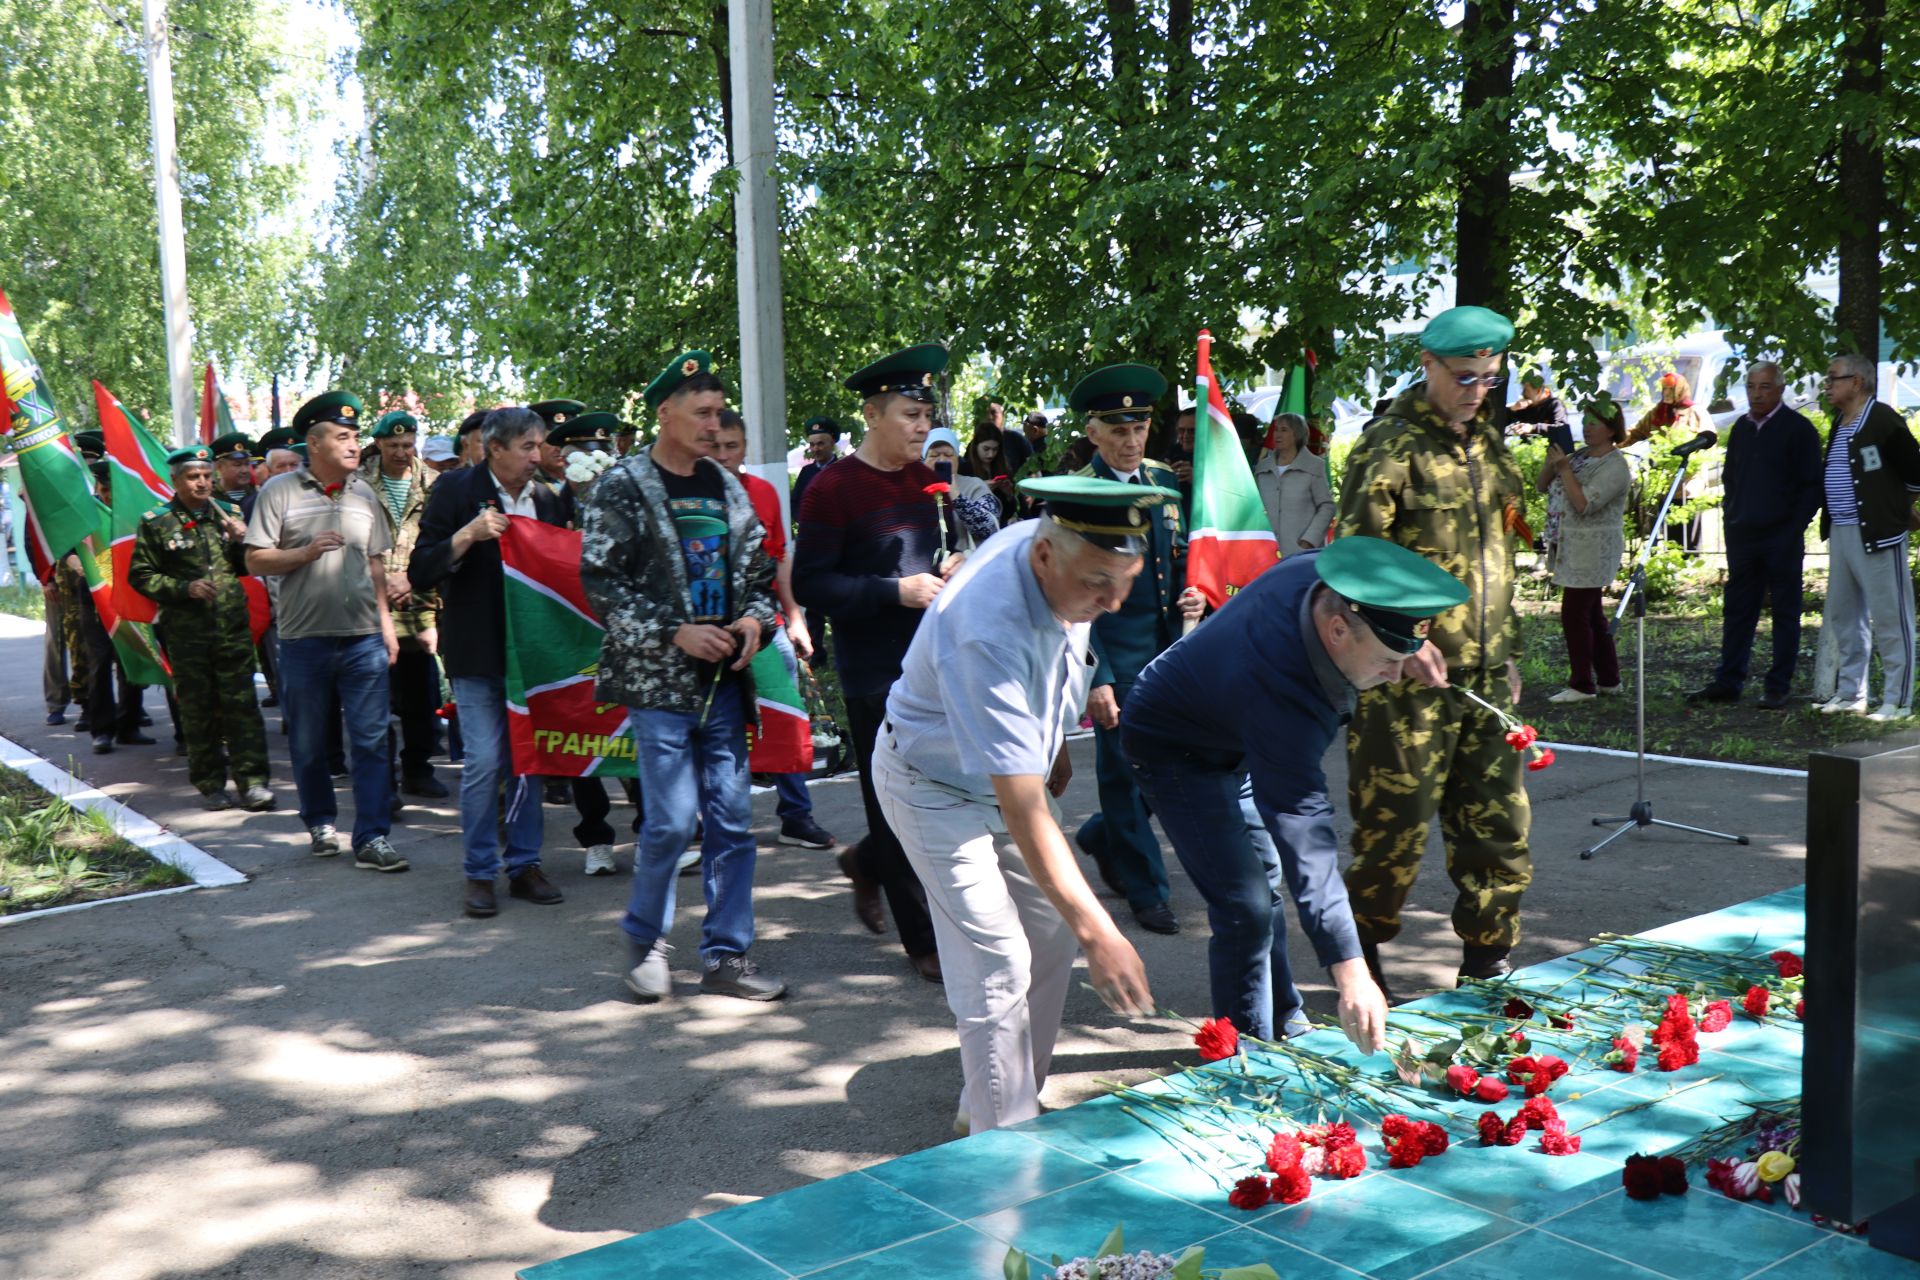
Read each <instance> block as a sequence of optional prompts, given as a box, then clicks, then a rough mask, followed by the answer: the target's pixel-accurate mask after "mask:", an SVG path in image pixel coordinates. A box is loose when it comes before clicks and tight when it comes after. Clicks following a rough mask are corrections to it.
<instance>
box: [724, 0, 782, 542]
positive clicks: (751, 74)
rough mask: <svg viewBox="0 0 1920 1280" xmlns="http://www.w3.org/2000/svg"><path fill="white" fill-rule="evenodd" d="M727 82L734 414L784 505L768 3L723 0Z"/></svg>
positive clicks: (754, 466) (757, 466)
mask: <svg viewBox="0 0 1920 1280" xmlns="http://www.w3.org/2000/svg"><path fill="white" fill-rule="evenodd" d="M727 32H728V45H729V48H728V53H729V61H730V64H731V68H732V75H733V82H732V90H733V155H734V163H735V164H736V165H737V166H738V168H739V170H740V185H739V186H738V187H737V188H735V190H734V196H733V226H734V238H735V240H736V241H737V242H738V244H739V253H738V265H739V270H738V273H737V274H738V278H739V290H740V409H741V413H742V415H743V416H744V417H745V418H746V420H747V430H748V432H750V433H751V434H750V435H749V436H748V439H747V468H746V469H747V470H748V471H750V472H752V473H754V474H755V475H758V476H759V477H760V478H761V479H763V480H765V481H767V482H768V483H769V484H771V485H772V486H773V488H774V492H776V493H778V494H779V495H780V505H781V508H782V509H783V511H784V509H785V507H786V505H787V361H786V342H787V336H786V327H785V320H784V318H783V315H782V288H781V282H780V225H779V222H780V187H779V181H778V179H777V177H776V175H775V173H774V166H775V165H776V164H777V163H778V162H779V150H778V146H777V141H776V137H775V133H774V123H775V122H774V114H773V2H772V0H728V4H727Z"/></svg>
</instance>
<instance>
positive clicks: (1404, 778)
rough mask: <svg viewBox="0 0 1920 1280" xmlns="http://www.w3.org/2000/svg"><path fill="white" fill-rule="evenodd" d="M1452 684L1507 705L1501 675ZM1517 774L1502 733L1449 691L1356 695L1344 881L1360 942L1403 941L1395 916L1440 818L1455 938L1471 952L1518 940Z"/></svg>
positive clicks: (1516, 760) (1408, 685)
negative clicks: (1399, 938)
mask: <svg viewBox="0 0 1920 1280" xmlns="http://www.w3.org/2000/svg"><path fill="white" fill-rule="evenodd" d="M1455 680H1456V683H1462V682H1463V683H1466V684H1467V685H1468V686H1469V687H1470V688H1472V690H1473V691H1474V692H1475V693H1477V694H1479V695H1480V696H1481V697H1483V698H1485V699H1486V700H1487V701H1489V702H1493V703H1495V705H1497V706H1504V705H1506V701H1507V698H1508V691H1507V679H1506V674H1505V673H1504V672H1502V671H1493V672H1475V673H1473V674H1472V675H1471V676H1467V677H1455ZM1521 772H1522V761H1521V753H1520V752H1517V751H1515V750H1514V749H1513V748H1512V747H1510V746H1508V745H1507V743H1506V739H1505V734H1504V731H1503V730H1502V728H1501V726H1500V722H1499V721H1498V720H1496V719H1495V718H1494V717H1493V716H1492V715H1491V714H1489V713H1488V712H1486V711H1484V710H1482V709H1481V708H1480V707H1478V706H1476V705H1475V704H1474V703H1472V702H1470V701H1468V700H1467V698H1466V697H1465V696H1464V695H1463V694H1461V693H1460V692H1459V691H1458V689H1456V688H1447V689H1429V688H1427V687H1426V686H1425V685H1421V684H1417V683H1415V682H1413V681H1411V680H1403V681H1399V682H1397V683H1395V684H1390V685H1384V686H1382V687H1380V688H1378V689H1369V690H1367V691H1366V692H1365V693H1362V694H1361V695H1360V699H1359V704H1358V706H1357V707H1356V708H1355V710H1354V714H1353V721H1352V723H1351V724H1350V725H1349V726H1348V729H1347V800H1348V804H1349V806H1350V807H1351V811H1352V814H1353V862H1352V863H1351V865H1349V866H1348V868H1347V873H1346V882H1347V893H1348V895H1349V897H1350V898H1351V899H1352V902H1353V920H1354V924H1355V925H1356V926H1357V927H1358V928H1359V930H1360V937H1361V938H1362V939H1363V940H1365V941H1368V942H1385V941H1387V940H1388V939H1390V938H1392V937H1394V935H1396V934H1398V933H1399V932H1400V908H1401V906H1402V904H1404V903H1405V902H1406V900H1407V892H1408V890H1410V889H1412V888H1413V880H1414V877H1415V876H1416V875H1418V874H1419V871H1420V857H1421V855H1422V854H1423V853H1425V852H1426V848H1427V832H1428V830H1429V829H1430V828H1431V827H1432V824H1433V817H1434V814H1435V813H1436V812H1437V813H1438V814H1439V815H1440V833H1441V838H1442V840H1443V841H1444V842H1445V845H1446V850H1447V875H1448V876H1449V877H1451V878H1452V880H1453V885H1454V888H1455V889H1456V890H1458V894H1457V896H1456V897H1455V898H1454V903H1453V930H1454V932H1455V933H1457V934H1459V935H1460V938H1461V940H1462V941H1463V942H1466V943H1468V944H1471V945H1474V946H1488V947H1511V946H1513V945H1514V943H1516V942H1518V941H1519V939H1520V897H1521V895H1522V894H1523V893H1525V892H1526V888H1527V885H1528V883H1529V882H1531V881H1532V879H1533V859H1532V856H1531V855H1530V854H1529V853H1528V851H1527V828H1528V824H1529V819H1530V816H1531V811H1530V809H1529V808H1528V805H1527V793H1526V789H1525V788H1524V787H1523V786H1522V785H1521V780H1520V775H1521Z"/></svg>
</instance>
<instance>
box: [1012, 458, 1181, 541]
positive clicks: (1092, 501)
mask: <svg viewBox="0 0 1920 1280" xmlns="http://www.w3.org/2000/svg"><path fill="white" fill-rule="evenodd" d="M1019 489H1020V492H1022V493H1024V494H1026V495H1027V496H1028V497H1031V498H1039V499H1040V500H1041V501H1043V502H1045V503H1046V504H1047V517H1048V518H1049V519H1051V520H1052V521H1053V522H1054V523H1055V524H1057V525H1059V526H1061V527H1062V528H1064V529H1071V530H1073V531H1074V532H1075V533H1077V534H1079V535H1080V536H1081V537H1083V538H1085V539H1086V540H1087V541H1088V542H1091V543H1093V545H1094V546H1096V547H1104V548H1106V549H1107V550H1108V551H1118V552H1120V553H1121V554H1122V555H1130V556H1138V555H1144V554H1146V550H1147V544H1146V537H1147V529H1148V525H1149V521H1150V519H1151V517H1149V516H1148V515H1147V511H1148V509H1149V508H1152V507H1157V506H1159V505H1160V504H1161V503H1163V502H1178V501H1180V491H1179V490H1178V489H1162V488H1159V487H1158V486H1155V485H1147V484H1127V483H1125V482H1123V481H1119V480H1106V479H1102V478H1101V477H1099V476H1042V477H1040V478H1038V479H1034V480H1022V481H1021V482H1020V484H1019Z"/></svg>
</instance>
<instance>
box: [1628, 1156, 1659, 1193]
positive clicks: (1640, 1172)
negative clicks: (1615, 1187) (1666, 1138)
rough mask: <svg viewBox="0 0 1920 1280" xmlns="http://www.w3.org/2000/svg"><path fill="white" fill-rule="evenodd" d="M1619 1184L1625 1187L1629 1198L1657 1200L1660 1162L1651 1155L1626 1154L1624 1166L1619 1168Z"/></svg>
mask: <svg viewBox="0 0 1920 1280" xmlns="http://www.w3.org/2000/svg"><path fill="white" fill-rule="evenodd" d="M1620 1185H1621V1186H1623V1187H1625V1188H1626V1189H1627V1198H1628V1199H1629V1200H1658V1199H1659V1198H1660V1162H1659V1161H1658V1160H1656V1159H1655V1158H1654V1157H1652V1156H1642V1155H1631V1156H1628V1157H1627V1164H1626V1167H1625V1168H1623V1169H1621V1170H1620Z"/></svg>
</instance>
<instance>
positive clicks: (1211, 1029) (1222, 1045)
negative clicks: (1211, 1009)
mask: <svg viewBox="0 0 1920 1280" xmlns="http://www.w3.org/2000/svg"><path fill="white" fill-rule="evenodd" d="M1193 1043H1194V1044H1195V1045H1197V1046H1198V1047H1199V1049H1200V1061H1202V1062H1218V1061H1220V1060H1221V1059H1222V1058H1231V1057H1232V1056H1233V1055H1234V1054H1236V1053H1238V1052H1240V1033H1239V1031H1237V1030H1235V1029H1234V1025H1233V1023H1232V1022H1231V1021H1229V1020H1228V1019H1226V1018H1215V1019H1213V1020H1212V1021H1210V1022H1203V1023H1201V1024H1200V1029H1199V1030H1198V1031H1196V1032H1194V1033H1193Z"/></svg>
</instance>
